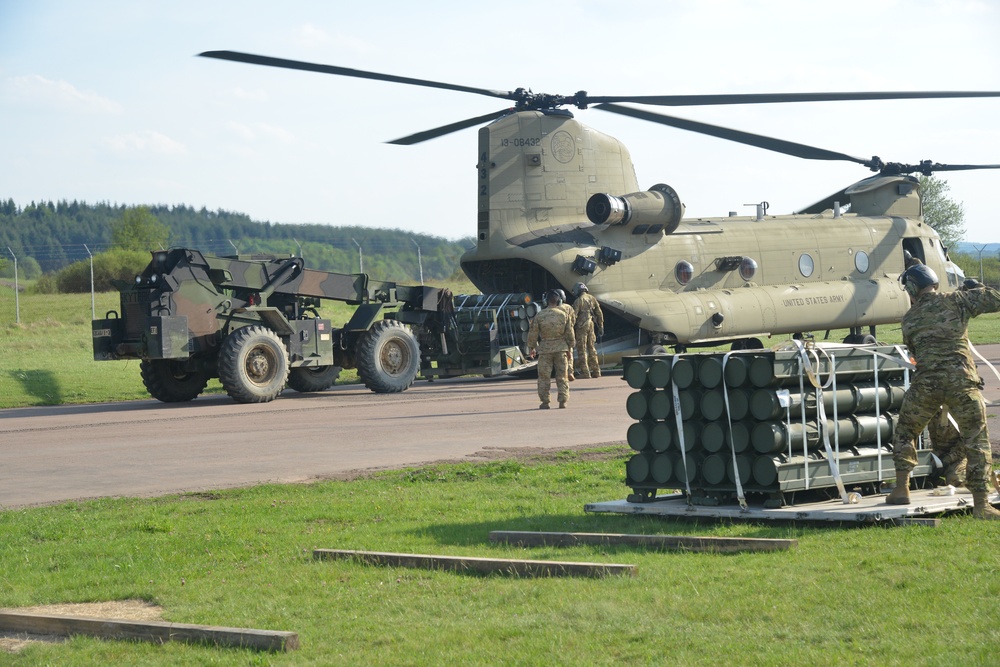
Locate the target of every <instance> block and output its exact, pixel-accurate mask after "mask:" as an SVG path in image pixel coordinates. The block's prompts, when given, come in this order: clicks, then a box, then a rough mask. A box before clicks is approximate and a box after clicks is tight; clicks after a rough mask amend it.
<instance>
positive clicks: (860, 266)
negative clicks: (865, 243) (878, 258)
mask: <svg viewBox="0 0 1000 667" xmlns="http://www.w3.org/2000/svg"><path fill="white" fill-rule="evenodd" d="M868 265H869V262H868V253H866V252H865V251H864V250H859V251H858V252H857V254H856V255H854V268H856V269H857V270H858V272H860V273H868Z"/></svg>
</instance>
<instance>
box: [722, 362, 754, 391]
mask: <svg viewBox="0 0 1000 667" xmlns="http://www.w3.org/2000/svg"><path fill="white" fill-rule="evenodd" d="M752 360H753V357H751V356H750V355H745V354H731V355H729V359H728V360H726V368H725V370H724V371H723V376H724V377H725V380H726V386H728V387H742V386H743V385H744V384H746V383H747V380H748V373H749V370H750V362H751V361H752Z"/></svg>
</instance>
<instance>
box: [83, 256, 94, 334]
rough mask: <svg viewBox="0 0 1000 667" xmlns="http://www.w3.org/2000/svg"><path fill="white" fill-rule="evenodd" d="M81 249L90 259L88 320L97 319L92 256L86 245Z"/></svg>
mask: <svg viewBox="0 0 1000 667" xmlns="http://www.w3.org/2000/svg"><path fill="white" fill-rule="evenodd" d="M83 249H84V250H86V251H87V256H88V257H90V319H92V320H93V319H96V318H97V311H96V309H95V308H94V256H93V255H92V254H90V248H88V247H87V244H86V243H84V244H83Z"/></svg>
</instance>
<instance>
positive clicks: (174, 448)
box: [0, 373, 633, 508]
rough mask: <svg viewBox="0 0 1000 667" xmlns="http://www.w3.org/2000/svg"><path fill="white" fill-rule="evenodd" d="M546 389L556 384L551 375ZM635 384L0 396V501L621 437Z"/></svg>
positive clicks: (193, 485) (307, 476) (141, 492)
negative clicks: (97, 397) (51, 400)
mask: <svg viewBox="0 0 1000 667" xmlns="http://www.w3.org/2000/svg"><path fill="white" fill-rule="evenodd" d="M553 389H554V387H553ZM632 391H633V390H632V389H631V388H630V387H629V386H628V385H627V384H626V383H625V382H624V381H622V378H621V374H620V373H619V374H618V375H617V376H604V377H602V378H600V379H595V380H582V379H581V380H577V381H576V382H574V383H573V385H572V389H571V394H570V404H569V407H568V408H567V409H565V410H559V409H552V410H544V411H543V410H539V409H538V396H537V393H536V389H535V381H534V380H533V379H512V378H507V379H500V380H485V379H481V378H478V379H476V378H461V379H454V380H443V381H441V380H439V381H436V382H426V381H418V382H416V383H415V384H414V386H413V387H411V388H410V389H408V390H407V391H406V392H404V393H402V394H381V395H380V394H373V393H372V392H370V391H368V390H367V389H365V388H364V387H362V386H361V385H346V386H339V387H335V388H333V389H331V390H329V391H325V392H322V393H319V394H298V393H296V392H292V391H288V392H285V393H284V394H282V396H281V397H279V398H278V399H277V400H275V401H272V402H271V403H265V404H259V405H241V404H237V403H234V402H233V401H232V399H230V398H229V397H228V396H225V395H222V396H209V397H204V396H203V397H200V398H198V399H196V400H194V401H192V402H190V403H182V404H164V403H160V402H159V401H155V400H148V401H131V402H128V403H118V404H98V405H72V406H54V407H38V408H21V409H13V410H0V508H12V507H18V506H25V505H37V504H49V503H55V502H60V501H67V500H77V499H84V498H94V497H101V496H158V495H164V494H169V493H180V492H188V491H204V490H211V489H220V488H228V487H237V486H245V485H250V484H256V483H261V482H298V481H305V480H311V479H317V478H325V477H336V476H339V475H344V474H348V473H350V472H351V471H357V470H362V469H377V468H388V467H399V466H407V465H416V464H420V463H427V462H432V461H440V460H455V459H462V458H464V457H469V456H474V455H475V454H476V453H477V452H479V453H482V451H483V449H485V448H496V447H501V448H505V447H545V448H552V449H559V448H566V447H572V446H579V445H590V444H602V443H609V442H618V443H621V442H624V441H625V433H626V430H627V429H628V426H629V424H631V423H632V421H633V420H632V419H630V418H629V416H628V414H627V413H626V412H625V399H626V398H627V397H628V395H629V393H631V392H632Z"/></svg>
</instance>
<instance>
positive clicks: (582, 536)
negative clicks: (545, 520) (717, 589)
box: [490, 530, 799, 553]
mask: <svg viewBox="0 0 1000 667" xmlns="http://www.w3.org/2000/svg"><path fill="white" fill-rule="evenodd" d="M490 540H491V541H493V542H503V543H506V544H516V545H519V546H527V547H533V546H558V547H569V546H575V545H578V544H611V545H614V544H622V545H628V546H641V547H649V548H654V549H674V550H677V551H714V552H720V553H735V552H738V551H787V550H788V549H790V548H791V547H794V546H796V545H798V543H799V541H798V540H782V539H769V538H762V537H697V536H688V535H628V534H621V533H544V532H542V533H539V532H528V531H516V530H495V531H492V532H490Z"/></svg>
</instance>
